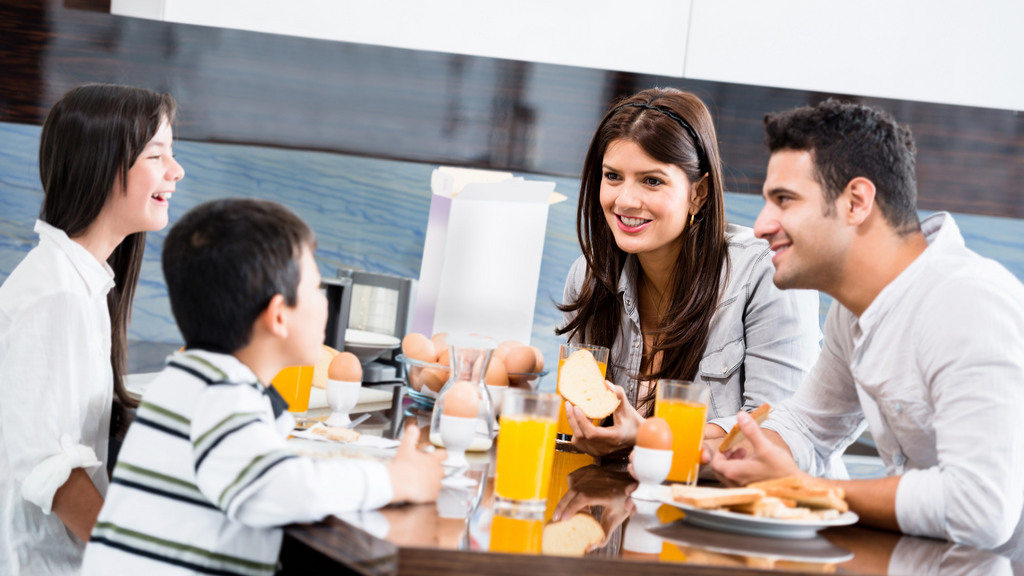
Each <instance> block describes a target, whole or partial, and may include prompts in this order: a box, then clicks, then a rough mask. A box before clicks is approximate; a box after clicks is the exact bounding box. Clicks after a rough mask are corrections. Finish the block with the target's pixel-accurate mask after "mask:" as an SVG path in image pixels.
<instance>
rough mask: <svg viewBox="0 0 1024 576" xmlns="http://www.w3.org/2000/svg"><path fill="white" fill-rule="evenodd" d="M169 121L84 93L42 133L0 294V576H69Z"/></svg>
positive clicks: (170, 111) (117, 402) (164, 161)
mask: <svg viewBox="0 0 1024 576" xmlns="http://www.w3.org/2000/svg"><path fill="white" fill-rule="evenodd" d="M174 111H175V103H174V100H173V99H172V98H171V97H170V96H169V95H167V94H157V93H154V92H150V91H148V90H141V89H138V88H131V87H127V86H112V85H87V86H80V87H78V88H75V89H73V90H71V91H69V92H68V93H67V94H65V95H64V96H63V97H61V99H60V100H59V101H58V102H57V103H56V104H55V105H54V107H53V109H52V110H51V111H50V113H49V115H48V116H47V118H46V123H45V124H44V125H43V131H42V136H41V139H40V145H39V175H40V179H41V180H42V185H43V191H44V199H43V205H42V208H41V210H40V214H39V220H37V221H36V226H35V230H36V232H37V233H38V234H39V246H37V247H36V248H34V249H33V250H32V251H31V252H29V253H28V255H27V256H26V257H25V259H24V260H23V261H22V262H21V263H20V264H19V265H18V267H17V268H15V269H14V271H13V272H12V273H11V275H10V276H9V277H8V278H7V280H6V281H5V282H4V284H3V286H0V517H3V518H5V519H6V520H5V521H4V522H2V523H0V549H3V550H5V551H6V552H8V553H5V554H3V555H0V574H8V573H12V574H14V573H26V574H29V573H30V574H69V573H77V572H78V567H79V565H80V564H81V558H82V550H83V547H84V541H87V540H88V539H89V533H90V532H91V530H92V527H93V525H94V524H95V521H96V516H97V514H98V513H99V510H100V507H101V506H102V505H103V495H104V494H105V492H106V489H107V485H108V478H107V473H106V469H105V467H104V466H103V465H102V464H103V463H105V461H106V460H107V441H108V438H109V436H110V434H111V433H113V434H115V435H122V434H123V432H124V430H123V429H124V428H125V427H126V426H127V421H126V419H125V417H124V412H125V410H126V409H127V408H131V407H134V406H135V405H136V402H135V401H134V400H132V398H131V397H130V396H129V395H128V393H127V391H126V389H125V387H124V376H125V364H126V359H127V358H126V357H127V341H126V333H127V326H128V316H129V313H130V310H131V305H132V297H133V295H134V293H135V287H136V284H137V283H138V278H139V270H140V267H141V264H142V254H143V250H144V249H145V245H146V242H145V240H146V232H151V231H155V230H160V229H162V228H163V227H165V226H166V225H167V205H168V200H169V199H170V196H171V194H172V193H173V192H174V188H175V184H176V182H177V181H178V180H180V179H181V178H182V177H183V176H184V170H182V168H181V166H180V165H179V164H178V163H177V162H176V161H175V160H174V157H173V154H172V153H171V141H172V138H173V134H172V131H171V124H172V122H173V121H174ZM51 512H53V514H50V513H51Z"/></svg>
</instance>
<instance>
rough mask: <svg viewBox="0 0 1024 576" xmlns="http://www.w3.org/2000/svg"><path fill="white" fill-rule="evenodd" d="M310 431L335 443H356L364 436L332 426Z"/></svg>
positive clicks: (347, 429)
mask: <svg viewBox="0 0 1024 576" xmlns="http://www.w3.org/2000/svg"><path fill="white" fill-rule="evenodd" d="M309 431H310V432H312V433H313V434H317V435H319V436H323V437H324V438H327V439H328V440H333V441H335V442H355V441H356V440H359V437H360V436H362V434H360V433H359V432H356V431H355V430H351V429H349V428H332V427H330V426H324V427H319V426H317V427H316V428H311V429H310V430H309Z"/></svg>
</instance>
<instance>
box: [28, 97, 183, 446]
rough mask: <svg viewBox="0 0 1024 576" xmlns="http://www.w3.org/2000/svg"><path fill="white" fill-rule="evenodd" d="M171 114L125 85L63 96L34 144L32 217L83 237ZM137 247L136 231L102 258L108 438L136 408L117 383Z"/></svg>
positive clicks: (141, 241) (164, 103) (168, 105)
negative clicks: (37, 190)
mask: <svg viewBox="0 0 1024 576" xmlns="http://www.w3.org/2000/svg"><path fill="white" fill-rule="evenodd" d="M175 110H176V105H175V102H174V99H173V98H171V96H170V95H169V94H158V93H156V92H151V91H149V90H144V89H141V88H132V87H130V86H116V85H110V84H88V85H84V86H79V87H77V88H73V89H72V90H70V91H68V92H67V93H66V94H64V96H62V97H61V98H60V100H58V101H57V103H56V104H54V106H53V108H52V109H51V110H50V113H49V114H48V115H47V117H46V122H45V123H44V124H43V133H42V137H41V139H40V142H39V177H40V179H41V180H42V184H43V193H44V198H43V205H42V208H40V210H39V219H40V220H42V221H44V222H46V223H48V224H50V225H51V226H53V227H55V228H59V229H61V230H63V231H64V232H65V233H66V234H67V235H68V236H69V237H71V238H75V237H77V236H81V235H82V234H84V233H85V231H86V230H87V229H88V228H89V226H91V225H92V223H93V222H94V221H95V220H96V217H97V216H99V214H100V210H102V209H103V206H104V204H106V202H107V199H108V198H110V197H111V196H112V195H114V194H126V193H127V188H126V187H125V186H126V183H127V181H128V169H129V168H131V166H132V164H134V163H135V160H136V159H137V158H138V157H139V155H140V154H141V153H142V150H143V148H144V147H145V146H146V144H147V143H148V142H149V141H150V140H152V139H153V136H155V135H156V133H157V130H159V128H160V124H161V122H163V121H164V120H167V121H168V122H173V121H174V114H175ZM115 188H116V189H115ZM145 248H146V233H145V232H138V233H135V234H132V235H130V236H128V237H127V238H125V239H124V241H122V242H121V244H120V245H118V246H117V248H115V249H114V252H113V253H112V254H111V255H110V258H109V259H108V260H107V263H108V264H109V265H110V267H111V268H112V269H113V270H114V281H115V286H114V288H112V289H111V290H110V292H109V293H108V295H107V306H108V307H109V309H110V330H111V346H110V364H111V367H112V368H113V372H114V405H113V410H112V412H111V414H112V415H111V422H110V433H111V435H112V436H114V437H118V438H121V437H123V436H124V432H125V431H126V430H127V427H128V424H129V419H128V418H127V413H126V410H127V409H129V408H136V407H137V406H138V402H137V401H135V400H134V399H132V397H131V396H129V395H128V391H127V389H126V388H125V383H124V380H125V372H126V371H127V364H128V323H129V321H130V320H131V310H132V300H133V298H134V296H135V287H136V285H137V284H138V281H139V271H140V269H141V268H142V254H143V251H144V250H145ZM83 345H84V343H83Z"/></svg>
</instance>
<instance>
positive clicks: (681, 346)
mask: <svg viewBox="0 0 1024 576" xmlns="http://www.w3.org/2000/svg"><path fill="white" fill-rule="evenodd" d="M653 107H656V108H661V109H663V110H657V109H653ZM665 111H668V112H669V113H668V114H667V113H666V112H665ZM672 115H675V116H677V117H678V118H672ZM680 119H682V120H683V121H685V122H686V123H687V124H689V125H690V126H691V127H692V129H693V131H694V132H695V133H696V136H697V138H698V139H699V140H700V142H699V144H696V143H695V142H694V139H693V136H691V134H690V133H689V131H687V130H686V129H685V127H684V126H683V124H682V123H681V122H680V121H679V120H680ZM617 140H621V141H628V142H634V143H636V144H637V145H638V146H640V147H641V148H642V149H643V150H644V151H645V152H646V153H647V154H648V155H650V156H651V157H652V158H654V159H655V160H657V161H658V162H662V163H665V164H672V165H675V166H678V167H679V168H680V169H682V171H683V172H684V173H685V174H686V177H687V178H688V179H689V180H690V182H691V183H693V182H698V181H700V179H701V178H702V177H703V176H704V175H705V174H706V175H707V178H708V182H707V186H708V196H707V201H706V202H705V203H704V206H703V207H702V208H701V209H700V212H699V213H698V214H697V215H696V218H695V221H694V224H693V225H692V226H691V225H690V224H689V220H687V226H686V228H685V229H684V230H683V233H682V236H683V238H682V249H681V250H680V252H679V258H678V259H677V260H676V263H675V267H674V270H673V277H674V278H675V282H674V284H673V286H671V287H670V289H671V304H670V305H669V308H668V311H667V312H666V314H665V316H664V317H663V320H662V322H661V325H660V326H658V327H656V328H647V327H645V330H646V331H647V333H648V334H649V335H652V336H653V337H654V347H653V350H652V351H651V356H650V357H651V358H655V357H658V354H659V353H660V354H661V365H660V368H659V369H658V370H655V371H653V372H652V371H651V370H650V368H651V365H652V363H651V362H648V363H647V368H646V369H645V370H644V372H643V373H641V374H631V375H630V376H631V377H633V378H636V379H637V380H651V381H654V380H660V379H662V378H671V379H678V380H693V379H694V377H695V376H696V375H697V370H698V367H699V365H700V360H701V357H702V356H703V353H704V347H705V346H706V345H707V340H708V333H709V332H710V327H711V318H712V316H713V315H714V313H715V310H716V309H717V308H718V300H719V295H720V293H721V288H722V286H724V278H723V275H722V270H723V268H724V269H726V270H727V269H728V262H727V261H726V259H727V258H728V251H727V245H726V238H725V226H726V222H725V208H724V195H723V192H724V189H723V184H722V182H723V180H722V162H721V157H720V156H719V153H718V141H717V138H716V136H715V128H714V125H713V123H712V120H711V113H710V112H709V111H708V109H707V107H706V106H705V105H704V103H703V102H701V101H700V99H699V98H697V97H696V96H694V95H693V94H689V93H686V92H681V91H679V90H674V89H657V88H656V89H651V90H644V91H642V92H639V93H637V94H635V95H633V96H630V97H628V98H624V99H622V100H619V101H617V102H616V103H615V104H613V105H612V106H611V108H610V110H609V112H608V113H607V114H606V115H605V117H604V119H603V120H602V121H601V124H600V125H599V126H598V128H597V132H596V133H595V134H594V138H593V140H592V141H591V143H590V149H589V150H588V151H587V156H586V160H585V162H584V165H583V176H582V178H581V183H580V197H579V206H578V208H577V211H576V233H577V236H578V237H579V242H580V248H581V249H582V251H583V256H584V257H585V259H586V262H587V273H586V277H585V279H584V281H583V286H582V287H581V288H580V291H579V294H578V296H577V299H576V301H575V302H566V303H563V305H562V306H560V307H559V308H560V309H561V310H562V311H563V312H574V313H575V317H574V318H573V320H572V321H570V322H569V323H568V324H566V325H565V326H563V327H562V328H559V329H557V330H556V331H555V333H556V334H559V335H561V334H569V338H570V340H576V341H579V342H586V343H589V344H597V345H600V346H605V347H607V348H609V349H610V348H612V344H613V343H614V342H615V339H616V338H617V337H619V334H620V330H621V329H622V328H623V327H622V326H620V322H619V319H620V318H621V314H622V308H621V307H622V303H621V302H620V301H619V298H618V285H619V276H620V275H621V274H622V270H623V266H624V265H625V262H626V257H627V254H626V253H625V252H623V251H622V250H621V249H620V248H619V247H618V245H617V244H616V243H615V237H614V236H613V234H612V231H611V229H610V228H609V227H608V223H607V220H606V219H605V215H604V210H603V209H602V207H601V201H600V196H601V180H602V178H603V169H602V163H603V160H604V154H605V150H606V149H607V148H608V145H609V144H611V143H612V142H614V141H617ZM701 150H702V151H703V154H701V153H700V151H701ZM635 280H636V279H634V281H635ZM616 360H619V361H620V362H621V361H622V360H623V359H615V358H611V359H609V366H608V378H609V379H611V378H612V374H613V373H614V371H616V370H622V369H624V367H623V366H621V365H618V366H617V365H615V362H616ZM654 396H655V387H653V386H652V387H651V388H650V391H649V393H648V394H647V395H646V396H645V397H644V398H638V399H637V406H636V407H637V410H638V411H640V413H641V414H644V415H645V416H646V415H650V414H651V413H652V412H653V406H654Z"/></svg>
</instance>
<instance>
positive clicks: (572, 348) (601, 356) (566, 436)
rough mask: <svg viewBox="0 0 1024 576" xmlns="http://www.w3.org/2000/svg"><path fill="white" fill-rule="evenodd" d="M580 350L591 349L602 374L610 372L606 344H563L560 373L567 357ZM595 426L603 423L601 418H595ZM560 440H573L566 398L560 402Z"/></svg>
mask: <svg viewBox="0 0 1024 576" xmlns="http://www.w3.org/2000/svg"><path fill="white" fill-rule="evenodd" d="M579 350H590V353H591V354H593V355H594V360H597V367H598V368H600V369H601V376H605V375H607V374H608V349H607V348H605V347H604V346H596V345H594V344H562V345H561V346H559V347H558V375H559V377H560V376H561V374H562V364H565V360H566V358H568V357H569V356H572V355H573V353H575V352H577V351H579ZM593 422H594V426H598V425H600V424H601V420H600V419H595V420H594V421H593ZM556 438H557V439H558V441H559V442H572V427H571V426H569V419H568V418H567V417H566V416H565V399H562V401H561V402H559V403H558V436H557V437H556Z"/></svg>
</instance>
